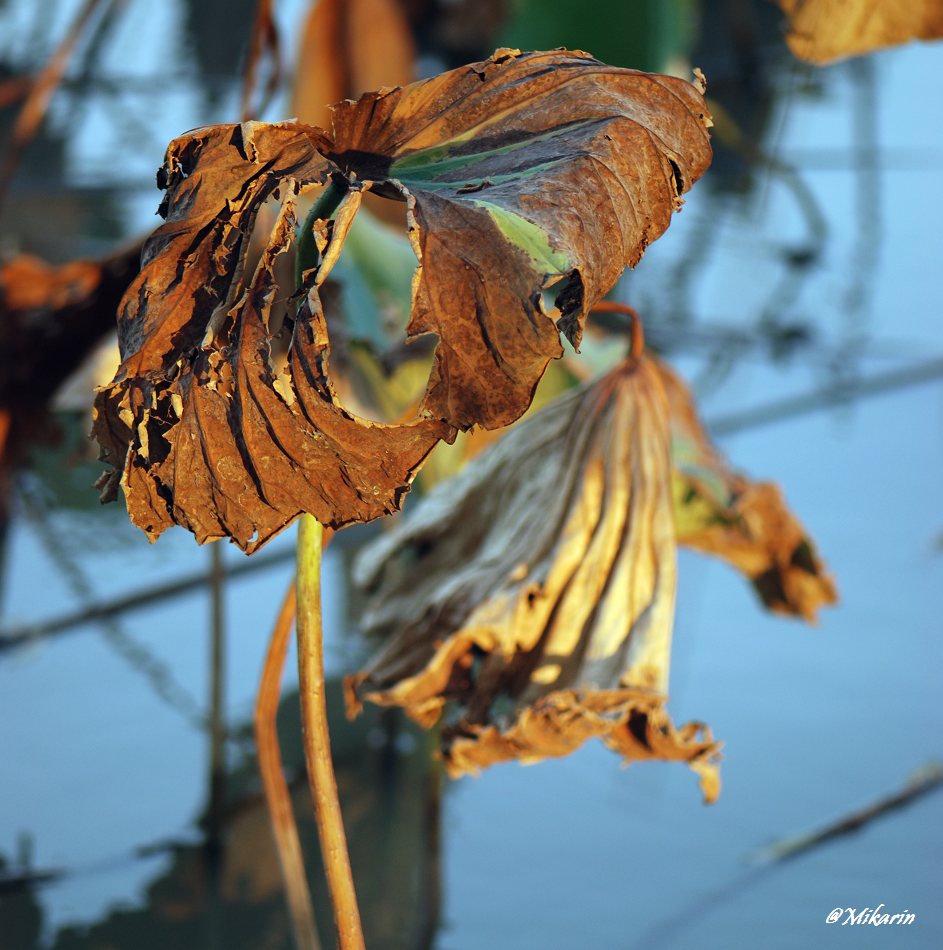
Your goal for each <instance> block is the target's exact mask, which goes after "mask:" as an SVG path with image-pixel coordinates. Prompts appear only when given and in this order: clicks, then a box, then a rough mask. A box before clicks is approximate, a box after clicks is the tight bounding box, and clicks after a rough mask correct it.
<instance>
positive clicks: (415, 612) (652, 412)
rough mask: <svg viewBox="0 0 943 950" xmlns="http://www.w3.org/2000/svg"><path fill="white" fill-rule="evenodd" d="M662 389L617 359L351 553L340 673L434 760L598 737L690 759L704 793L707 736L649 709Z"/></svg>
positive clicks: (648, 372) (663, 566)
mask: <svg viewBox="0 0 943 950" xmlns="http://www.w3.org/2000/svg"><path fill="white" fill-rule="evenodd" d="M670 465H671V459H670V431H669V418H668V401H667V398H666V395H665V391H664V388H663V386H662V383H661V376H660V373H659V371H658V369H657V368H656V367H655V365H654V364H653V363H652V362H650V361H649V360H648V359H646V358H643V359H642V360H640V361H635V360H629V361H626V362H625V363H623V364H621V365H620V366H618V367H617V368H616V369H615V370H613V371H612V372H610V373H609V374H607V375H606V376H604V377H603V378H602V379H600V380H599V381H597V382H596V383H594V384H592V385H590V386H588V387H583V388H580V389H578V390H574V391H572V392H571V393H568V394H566V395H564V396H563V397H561V398H560V399H558V400H556V401H555V402H553V403H552V404H551V405H549V406H548V407H547V408H545V409H543V410H542V411H541V412H539V413H536V414H535V415H533V416H531V417H529V418H528V419H527V420H525V421H524V422H522V423H520V424H519V425H518V426H517V427H515V428H514V429H513V430H512V431H511V432H510V433H509V434H508V435H506V436H505V437H504V438H503V439H501V440H500V441H499V442H498V443H497V444H496V445H494V446H493V447H491V448H490V449H488V450H486V451H485V452H484V453H483V454H482V455H480V456H479V457H477V458H476V459H475V460H473V461H472V462H471V463H470V464H469V465H468V466H467V468H466V469H465V470H464V471H463V472H462V473H461V474H459V475H458V476H457V477H456V478H455V479H453V480H451V481H450V482H447V483H444V484H442V485H441V486H439V487H438V488H437V489H436V490H435V491H434V492H433V493H432V494H431V495H430V496H429V498H428V499H426V500H425V501H424V502H423V503H422V504H421V505H420V506H419V507H418V509H417V510H415V511H414V512H413V513H412V516H411V517H410V518H407V519H405V520H404V521H403V522H401V523H400V524H399V525H398V526H397V527H396V528H395V529H394V530H393V531H392V532H390V533H389V534H388V535H387V536H385V537H384V538H382V539H381V540H380V541H379V542H377V543H376V544H375V545H374V546H373V547H372V548H371V549H368V551H367V552H366V553H365V556H364V558H363V559H362V561H361V563H360V565H359V569H358V570H359V580H360V582H361V583H362V584H363V585H364V586H366V587H367V588H369V589H370V590H371V591H372V598H371V600H370V605H369V609H368V612H367V615H366V618H365V623H366V626H367V628H368V629H370V630H372V631H374V632H377V633H384V634H386V635H387V637H388V638H389V639H388V640H387V642H386V645H385V646H384V648H383V649H382V650H381V651H380V653H379V654H378V655H377V657H376V658H375V659H374V660H373V661H372V662H371V663H370V665H369V666H368V667H367V669H366V670H364V671H363V672H362V673H361V674H359V675H358V676H357V677H355V678H353V679H352V680H351V682H350V684H349V689H350V705H351V708H353V709H356V708H357V705H358V703H359V701H360V697H365V698H368V699H370V700H373V701H374V702H379V703H387V704H397V705H401V706H403V707H405V709H406V711H407V712H408V713H409V714H410V715H411V716H413V717H414V718H416V719H417V720H419V721H420V722H423V723H426V724H430V723H432V722H434V721H435V720H436V719H438V718H439V716H440V715H441V714H442V712H443V709H444V707H445V706H446V704H447V703H449V702H451V703H453V704H454V707H455V708H454V710H453V713H454V715H452V716H451V718H450V720H449V723H448V725H447V727H446V728H445V730H444V732H443V739H444V754H445V758H446V762H447V765H448V768H449V771H450V772H451V773H452V774H460V773H462V772H466V771H475V770H477V769H479V768H481V767H483V766H486V765H489V764H491V763H494V762H500V761H504V760H508V759H518V760H520V761H524V762H532V761H535V760H538V759H541V758H544V757H546V756H559V755H565V754H567V753H568V752H571V751H572V750H573V749H575V748H576V747H578V746H579V745H581V744H582V743H583V742H584V741H585V740H586V739H588V738H590V737H593V736H598V737H600V738H602V739H603V741H604V742H606V744H607V745H609V746H610V747H612V748H613V749H615V750H616V751H618V752H620V753H621V754H622V755H623V756H625V758H626V759H627V760H635V759H645V758H659V759H678V760H682V761H687V762H688V763H689V764H691V766H692V767H693V768H695V769H696V770H697V771H698V772H699V773H700V774H701V778H702V786H703V789H704V793H705V796H706V797H707V798H708V799H712V798H713V797H714V796H715V795H716V794H717V791H718V788H719V784H718V777H717V772H716V765H715V760H716V757H717V752H718V748H719V747H718V745H717V743H715V742H714V740H713V738H712V737H711V734H710V732H709V730H707V729H706V727H703V726H701V725H700V724H690V725H688V726H685V727H683V728H681V729H675V727H674V726H673V725H672V724H671V721H670V719H669V717H668V714H667V712H666V711H665V709H664V701H665V698H666V690H667V684H668V669H669V659H670V645H671V630H672V622H673V615H674V601H675V584H676V567H675V559H676V556H675V535H674V522H673V514H672V498H671V469H670Z"/></svg>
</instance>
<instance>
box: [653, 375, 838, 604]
mask: <svg viewBox="0 0 943 950" xmlns="http://www.w3.org/2000/svg"><path fill="white" fill-rule="evenodd" d="M656 365H657V368H658V372H659V374H660V376H661V380H662V384H663V385H664V387H665V391H666V392H667V395H668V403H669V406H670V412H671V431H672V461H673V465H674V475H673V479H674V485H673V489H674V500H675V522H676V526H677V532H678V543H679V544H684V545H687V546H688V547H692V548H695V549H697V550H699V551H704V552H705V553H707V554H715V555H717V556H718V557H721V558H723V559H724V560H725V561H728V562H729V563H730V564H732V565H733V566H734V567H736V568H737V569H738V570H740V571H742V572H743V573H744V574H745V575H746V576H747V577H748V578H749V579H750V580H751V582H752V583H753V586H754V587H755V588H756V591H757V593H758V594H759V595H760V598H761V599H762V600H763V603H764V604H765V605H766V606H767V607H768V608H769V609H770V610H773V611H776V612H777V613H783V614H792V615H797V616H800V617H803V618H804V619H805V620H809V621H813V620H815V617H816V614H817V612H818V609H819V608H820V607H822V606H823V605H826V604H833V603H835V601H836V600H837V598H838V595H837V592H836V590H835V585H834V583H833V581H832V579H831V577H830V576H829V575H828V573H827V571H826V569H825V566H824V565H823V563H822V561H821V560H820V558H819V556H818V554H817V553H816V549H815V545H814V544H813V543H812V541H811V539H810V538H809V537H808V535H807V534H806V532H805V529H804V528H803V527H802V525H801V524H800V523H799V521H798V520H797V519H796V517H795V515H793V514H792V512H791V511H790V510H789V508H788V507H787V505H786V502H785V499H784V498H783V495H782V492H781V491H780V489H779V487H778V486H776V485H774V484H773V483H771V482H751V481H750V480H749V479H748V478H746V477H745V476H743V475H741V474H739V473H738V472H735V471H733V470H732V469H731V468H730V465H729V463H728V462H727V461H726V459H725V458H724V457H723V456H722V455H721V454H720V453H719V452H718V451H717V450H716V449H715V448H714V446H713V445H712V444H711V441H710V438H709V437H708V435H707V433H706V431H705V429H704V427H703V425H702V424H701V421H700V419H699V418H698V414H697V409H696V407H695V405H694V399H693V397H692V396H691V394H690V392H689V391H688V388H687V386H685V384H684V383H683V382H682V381H681V379H680V378H679V377H678V376H676V375H675V374H674V373H673V372H672V371H671V370H670V369H669V368H668V367H667V366H666V365H665V364H664V363H657V364H656Z"/></svg>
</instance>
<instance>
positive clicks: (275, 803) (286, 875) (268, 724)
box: [255, 583, 321, 950]
mask: <svg viewBox="0 0 943 950" xmlns="http://www.w3.org/2000/svg"><path fill="white" fill-rule="evenodd" d="M295 603H296V601H295V585H294V583H292V584H291V586H290V587H289V588H288V591H287V593H286V594H285V599H284V600H283V601H282V606H281V610H279V613H278V619H277V620H276V621H275V629H274V630H273V631H272V638H271V640H270V641H269V647H268V653H267V654H266V656H265V665H264V666H263V667H262V680H261V682H260V684H259V693H258V697H257V698H256V703H255V743H256V748H257V751H258V759H259V772H260V773H261V774H262V787H263V789H264V790H265V802H266V804H267V805H268V812H269V816H270V818H271V820H272V833H273V835H274V837H275V848H276V851H277V852H278V861H279V864H280V865H281V869H282V879H283V880H284V882H285V896H286V897H287V900H288V913H289V915H290V917H291V929H292V933H293V934H294V938H295V946H296V948H297V950H320V946H321V945H320V941H319V940H318V932H317V928H316V927H315V923H314V910H313V908H312V906H311V894H310V892H309V890H308V880H307V876H306V875H305V866H304V858H303V856H302V853H301V842H300V841H299V839H298V826H297V824H296V823H295V812H294V809H293V808H292V804H291V795H290V794H289V791H288V785H287V783H286V782H285V773H284V769H283V767H282V756H281V752H280V751H279V747H278V729H277V727H276V714H277V712H278V699H279V694H280V692H281V682H282V673H283V671H284V669H285V657H286V655H287V653H288V644H289V641H290V640H291V628H292V623H293V622H294V619H295Z"/></svg>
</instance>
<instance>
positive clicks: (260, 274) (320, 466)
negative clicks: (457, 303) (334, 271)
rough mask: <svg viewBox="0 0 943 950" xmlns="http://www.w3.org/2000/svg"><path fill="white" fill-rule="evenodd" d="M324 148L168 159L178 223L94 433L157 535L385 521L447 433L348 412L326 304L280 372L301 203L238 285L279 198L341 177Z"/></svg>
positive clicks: (182, 142) (156, 258)
mask: <svg viewBox="0 0 943 950" xmlns="http://www.w3.org/2000/svg"><path fill="white" fill-rule="evenodd" d="M316 135H317V133H316V132H311V131H306V130H303V129H298V128H296V127H294V126H268V125H262V124H259V123H247V124H246V125H244V126H242V127H240V126H234V127H229V126H226V127H223V126H217V127H214V128H211V129H204V130H198V131H197V132H194V133H191V134H190V135H189V136H186V137H184V138H181V139H177V140H176V141H175V142H174V143H173V145H172V146H171V148H170V150H169V151H168V157H167V164H166V166H165V173H166V174H167V175H168V176H169V177H168V183H167V184H168V197H167V204H166V208H165V210H166V213H167V223H166V224H165V225H163V227H161V228H159V229H158V231H157V232H156V233H155V234H154V236H153V237H152V238H151V239H150V240H149V242H148V244H147V246H146V248H145V254H144V267H143V270H142V273H141V275H140V277H139V278H138V279H137V281H136V282H135V283H134V284H133V285H132V286H131V288H130V289H129V291H128V294H127V296H126V298H125V300H124V303H123V307H122V312H121V314H120V319H119V338H120V341H121V344H122V355H123V357H124V361H123V363H122V365H121V367H120V369H119V371H118V375H117V377H116V379H115V381H114V382H113V383H112V384H111V385H110V386H108V387H105V388H103V389H102V390H101V391H100V392H99V395H98V398H97V400H96V419H95V427H94V432H95V435H96V437H97V438H98V441H99V444H100V445H101V446H102V449H103V452H104V453H105V457H106V460H109V461H112V462H113V464H116V465H117V466H119V468H118V471H117V472H116V473H115V474H120V475H121V479H122V483H123V485H124V489H125V494H126V497H127V502H128V509H129V512H130V514H131V518H132V520H133V521H134V522H135V523H136V524H137V525H138V526H139V527H141V528H143V529H144V530H145V531H146V532H147V533H148V534H149V535H150V536H151V537H152V538H153V537H156V536H157V535H158V534H160V532H161V531H163V530H164V529H165V528H167V527H169V526H170V525H172V524H174V523H177V524H182V525H184V526H185V527H187V528H189V529H190V530H191V531H193V533H194V534H195V535H196V537H197V540H199V541H201V542H202V541H206V540H210V539H213V538H220V537H225V536H229V537H231V538H232V539H233V540H234V541H236V543H238V544H239V545H240V546H241V547H243V548H245V549H247V550H250V551H251V550H254V549H256V548H257V547H258V546H259V545H260V544H262V543H263V542H264V541H266V540H267V539H268V538H270V537H271V536H272V535H273V534H274V533H276V532H277V531H279V530H281V529H282V528H283V527H284V526H285V525H286V524H288V523H289V522H290V521H292V520H293V519H294V518H295V517H296V516H297V515H298V514H299V513H301V512H302V511H310V512H312V513H314V514H315V516H316V517H318V519H319V520H321V521H322V522H323V523H325V524H328V525H332V526H339V525H342V524H346V523H349V522H350V521H366V520H369V519H371V518H375V517H378V516H380V515H383V514H386V513H388V512H389V511H392V510H394V509H396V508H397V507H399V504H400V501H401V496H402V494H403V492H404V489H405V488H406V487H407V486H408V485H409V482H410V480H411V478H412V475H413V472H414V471H415V469H416V468H417V467H418V466H419V465H420V464H421V462H422V460H423V459H424V458H425V456H426V455H427V454H428V452H429V451H430V450H431V448H432V447H433V446H434V445H435V443H436V442H437V441H438V439H440V438H443V437H446V436H447V435H448V427H447V426H444V425H443V424H442V423H440V422H438V421H437V420H434V419H421V420H417V421H416V422H415V423H413V424H411V425H403V426H381V425H376V424H372V423H368V422H364V421H363V420H359V419H357V418H355V417H352V416H351V415H349V414H348V413H347V412H345V411H344V409H343V408H342V407H340V406H339V405H338V404H337V402H336V400H335V399H334V398H333V395H332V390H331V385H330V382H329V379H328V377H327V366H326V364H327V352H326V351H327V334H326V330H325V325H324V318H323V313H322V312H321V310H320V298H319V297H318V296H317V294H316V293H312V295H311V297H310V303H306V305H305V307H303V308H302V312H301V313H300V314H299V319H298V322H297V324H296V326H295V330H294V337H293V345H292V347H291V352H290V354H289V358H288V362H287V366H285V367H284V368H283V367H280V366H278V365H276V362H275V359H274V357H273V352H272V345H271V339H270V336H271V333H272V332H274V331H275V330H276V329H277V328H274V327H270V326H269V323H268V321H269V317H270V314H271V309H272V304H273V300H274V298H275V296H276V294H277V292H278V286H277V284H276V281H275V278H274V274H273V269H274V264H275V259H276V257H277V256H278V255H279V254H281V253H282V252H283V251H284V250H285V249H287V247H288V246H289V243H290V240H291V237H292V231H293V226H294V218H293V201H292V198H291V196H290V195H289V196H288V197H287V198H286V201H285V204H284V207H283V209H282V212H281V214H280V215H279V217H278V219H277V222H276V224H275V227H274V229H273V232H272V235H271V238H270V241H269V243H268V246H267V247H266V249H265V251H264V252H263V254H262V256H261V259H260V261H259V263H258V265H257V267H256V269H255V273H254V274H253V275H252V277H251V278H250V279H248V280H246V281H245V283H244V284H243V283H242V282H241V281H239V280H234V277H235V276H236V275H237V274H238V272H239V271H240V270H241V269H242V267H243V266H244V258H245V250H246V248H245V245H246V244H247V242H248V239H249V235H250V234H251V231H252V225H253V222H254V219H255V216H256V214H257V213H258V210H259V208H260V207H261V205H262V204H263V203H264V201H265V200H266V199H267V198H268V197H269V196H270V195H271V194H272V192H273V191H274V190H275V189H276V188H278V187H279V186H282V187H287V188H288V189H289V190H291V189H292V188H293V187H295V185H296V183H297V184H307V183H310V182H317V181H319V180H323V179H324V178H325V177H326V176H327V175H328V173H329V170H330V166H329V164H328V162H327V161H326V160H325V159H324V158H322V157H321V155H320V154H319V153H318V152H317V151H316V150H315V149H313V148H312V147H311V141H312V137H313V136H316ZM356 195H357V193H356V192H352V193H351V195H350V196H349V197H348V199H347V200H348V202H355V200H356ZM339 214H343V209H342V210H341V211H340V212H339ZM329 253H330V251H326V254H329ZM114 483H115V479H114V478H112V485H111V486H109V485H105V486H104V490H105V491H106V492H107V491H109V490H114V488H113V487H112V486H114Z"/></svg>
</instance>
